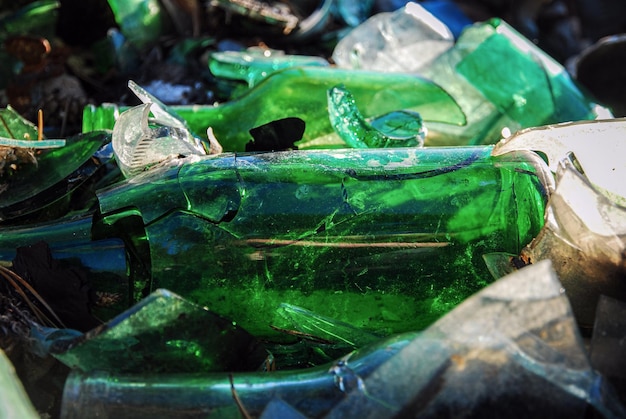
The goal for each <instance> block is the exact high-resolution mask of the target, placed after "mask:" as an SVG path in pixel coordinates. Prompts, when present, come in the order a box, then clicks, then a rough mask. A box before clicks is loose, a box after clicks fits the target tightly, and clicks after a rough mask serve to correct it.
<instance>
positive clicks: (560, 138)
mask: <svg viewBox="0 0 626 419" xmlns="http://www.w3.org/2000/svg"><path fill="white" fill-rule="evenodd" d="M625 134H626V119H624V118H620V119H610V120H599V121H593V122H590V121H576V122H567V123H562V124H556V125H547V126H544V127H539V128H529V129H526V130H522V131H519V132H518V133H516V134H514V135H512V136H510V137H508V138H506V139H504V140H502V141H500V142H499V143H498V144H496V146H495V148H494V150H493V154H494V155H499V154H504V153H506V152H508V151H511V150H533V151H539V152H541V153H543V154H544V155H545V156H546V158H547V163H548V165H549V167H550V169H551V171H552V172H553V173H556V171H557V168H558V166H559V164H560V162H561V161H562V160H563V159H564V158H567V157H568V155H569V154H570V153H572V154H573V155H574V156H575V159H576V161H577V163H578V164H579V166H580V168H581V169H582V171H583V172H584V174H585V176H586V177H587V178H588V179H589V181H590V182H591V183H592V184H593V185H594V186H595V187H596V188H598V189H599V190H600V191H602V193H604V194H605V195H606V196H607V197H608V198H610V199H611V200H613V201H614V202H616V203H618V204H620V205H622V206H626V182H624V181H623V179H626V159H624V155H626V142H624V136H625Z"/></svg>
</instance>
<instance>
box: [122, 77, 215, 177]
mask: <svg viewBox="0 0 626 419" xmlns="http://www.w3.org/2000/svg"><path fill="white" fill-rule="evenodd" d="M128 87H129V88H130V89H131V90H132V91H133V92H134V93H135V94H136V95H137V97H138V98H139V99H141V101H142V102H144V104H143V105H139V106H135V107H133V108H130V109H128V110H127V111H125V112H123V113H122V114H121V115H120V116H119V118H118V120H117V122H116V123H115V126H114V128H113V139H112V143H113V152H114V153H115V157H116V159H117V162H118V164H119V167H120V170H121V171H122V173H123V174H124V176H125V177H127V178H128V177H132V176H134V175H136V174H137V173H139V172H141V171H143V170H145V169H147V168H148V167H150V166H151V165H154V164H156V163H159V162H162V161H164V160H167V159H168V158H171V157H177V156H188V155H205V154H207V151H206V149H205V147H204V145H203V143H202V141H201V140H200V139H199V138H198V137H196V136H195V135H193V133H192V132H191V130H190V129H189V128H188V126H187V123H186V122H185V121H184V120H183V119H182V118H181V117H180V116H178V115H176V113H174V112H172V111H170V110H169V109H168V108H167V106H165V105H164V104H163V103H161V102H160V101H159V100H158V99H157V98H155V97H154V96H152V95H151V94H150V93H148V92H147V91H146V90H145V89H143V88H142V87H140V86H139V85H137V84H136V83H134V82H133V81H132V80H131V81H129V83H128ZM151 113H152V115H153V117H152V118H151V117H150V114H151Z"/></svg>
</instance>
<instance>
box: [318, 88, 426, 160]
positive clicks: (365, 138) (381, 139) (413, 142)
mask: <svg viewBox="0 0 626 419" xmlns="http://www.w3.org/2000/svg"><path fill="white" fill-rule="evenodd" d="M328 116H329V118H330V123H331V125H332V126H333V128H334V130H335V132H337V134H339V136H340V137H341V139H342V140H344V141H345V142H346V144H348V145H349V146H350V147H353V148H370V147H380V148H385V147H420V146H422V145H424V138H425V137H426V128H425V127H424V123H423V121H422V117H421V116H420V114H418V113H417V112H411V111H402V110H398V111H394V112H390V113H388V114H385V115H381V116H379V117H377V118H374V119H373V120H372V121H371V122H368V121H367V120H366V119H365V118H364V117H363V115H361V112H359V109H358V108H357V105H356V103H355V100H354V97H353V96H352V94H351V93H350V92H349V91H348V90H346V89H345V88H343V87H342V86H335V87H333V88H332V89H330V90H329V91H328Z"/></svg>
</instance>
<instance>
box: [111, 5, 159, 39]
mask: <svg viewBox="0 0 626 419" xmlns="http://www.w3.org/2000/svg"><path fill="white" fill-rule="evenodd" d="M108 3H109V6H111V10H112V11H113V15H114V16H115V21H116V22H117V24H118V25H119V26H120V28H121V30H122V33H123V34H124V36H126V38H128V40H129V42H130V43H131V44H132V45H133V46H134V47H135V48H138V49H142V48H145V47H146V46H148V45H150V44H151V43H153V42H155V41H156V40H157V39H158V37H159V36H161V35H162V31H163V26H164V22H163V16H162V15H161V13H162V11H161V4H160V3H159V2H158V1H157V0H130V1H127V0H108Z"/></svg>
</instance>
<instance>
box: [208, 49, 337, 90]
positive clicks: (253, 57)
mask: <svg viewBox="0 0 626 419" xmlns="http://www.w3.org/2000/svg"><path fill="white" fill-rule="evenodd" d="M329 65H330V64H329V62H328V61H327V60H325V59H324V58H322V57H316V56H308V55H293V54H285V53H284V52H283V51H279V50H271V49H260V48H248V49H247V50H245V51H219V52H214V53H212V54H211V57H210V59H209V69H210V70H211V73H213V75H214V76H215V77H218V78H224V79H229V80H242V81H245V82H246V83H247V84H248V87H249V88H252V87H254V86H255V85H256V84H258V83H259V82H260V81H261V80H263V79H264V78H266V77H267V76H268V75H270V74H272V73H273V72H275V71H278V70H281V69H284V68H289V67H303V66H322V67H327V66H329Z"/></svg>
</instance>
